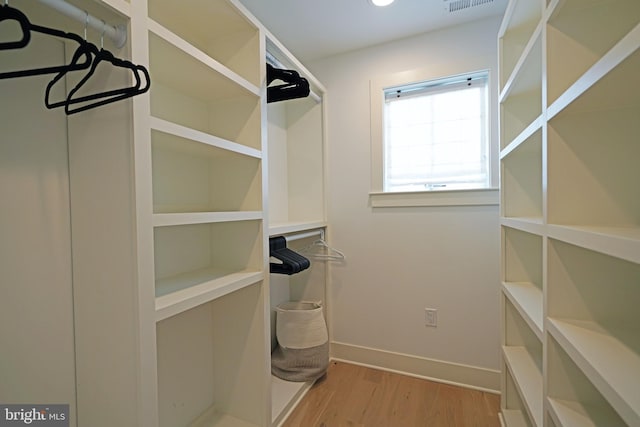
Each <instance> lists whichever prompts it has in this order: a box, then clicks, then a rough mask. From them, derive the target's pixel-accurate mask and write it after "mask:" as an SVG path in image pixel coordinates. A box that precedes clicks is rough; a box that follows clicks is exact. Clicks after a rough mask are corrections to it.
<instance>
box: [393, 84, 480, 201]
mask: <svg viewBox="0 0 640 427" xmlns="http://www.w3.org/2000/svg"><path fill="white" fill-rule="evenodd" d="M487 92H488V76H487V73H476V74H469V75H464V76H457V77H452V78H447V79H440V80H433V81H427V82H421V83H413V84H409V85H404V86H397V87H392V88H386V89H385V90H384V95H385V105H384V136H383V138H384V191H386V192H400V191H425V190H442V189H446V190H449V189H474V188H486V187H489V186H490V182H489V148H488V93H487Z"/></svg>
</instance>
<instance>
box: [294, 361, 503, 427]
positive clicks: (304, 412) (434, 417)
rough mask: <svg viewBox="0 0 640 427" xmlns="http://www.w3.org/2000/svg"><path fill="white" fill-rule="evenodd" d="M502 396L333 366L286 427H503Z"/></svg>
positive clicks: (334, 363) (332, 364)
mask: <svg viewBox="0 0 640 427" xmlns="http://www.w3.org/2000/svg"><path fill="white" fill-rule="evenodd" d="M499 406H500V397H499V396H498V395H497V394H492V393H486V392H482V391H477V390H471V389H467V388H462V387H455V386H452V385H447V384H442V383H437V382H433V381H427V380H423V379H418V378H413V377H408V376H405V375H399V374H394V373H391V372H386V371H380V370H376V369H371V368H366V367H363V366H358V365H352V364H348V363H343V362H331V365H330V366H329V371H328V373H327V375H326V376H325V377H324V378H322V379H320V380H319V381H317V382H316V384H315V385H314V386H313V387H312V388H311V390H309V392H308V393H307V395H306V396H305V397H304V398H303V400H302V401H301V402H300V404H299V405H298V407H297V408H296V409H295V410H294V411H293V412H292V413H291V415H290V416H289V418H288V419H287V420H286V421H285V423H284V424H283V427H347V426H349V427H411V426H429V427H499V426H500V421H499V420H498V411H499Z"/></svg>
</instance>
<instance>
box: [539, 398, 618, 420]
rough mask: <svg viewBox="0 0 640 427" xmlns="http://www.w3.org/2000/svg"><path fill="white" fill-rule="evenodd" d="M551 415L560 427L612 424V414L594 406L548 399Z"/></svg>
mask: <svg viewBox="0 0 640 427" xmlns="http://www.w3.org/2000/svg"><path fill="white" fill-rule="evenodd" d="M548 402H549V414H550V415H551V418H552V419H553V422H554V423H555V424H556V425H557V426H558V427H600V426H608V425H617V424H612V419H611V417H610V414H609V413H608V412H606V411H601V410H600V408H597V407H594V406H586V405H582V404H580V403H578V402H572V401H568V400H562V399H552V398H548Z"/></svg>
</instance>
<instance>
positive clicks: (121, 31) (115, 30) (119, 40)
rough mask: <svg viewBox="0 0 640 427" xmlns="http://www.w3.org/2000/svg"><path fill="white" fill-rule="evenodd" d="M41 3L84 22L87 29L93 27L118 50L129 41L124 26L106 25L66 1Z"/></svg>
mask: <svg viewBox="0 0 640 427" xmlns="http://www.w3.org/2000/svg"><path fill="white" fill-rule="evenodd" d="M38 1H39V2H40V3H42V4H44V5H46V6H49V7H50V8H52V9H55V10H57V11H58V12H60V13H62V14H63V15H66V16H68V17H69V18H72V19H75V20H76V21H79V22H82V23H83V24H85V25H86V26H87V27H91V28H92V29H94V30H96V31H97V32H98V33H99V34H104V36H105V37H108V38H109V39H110V40H111V41H112V42H113V44H114V45H115V46H116V47H117V48H118V49H120V48H122V47H123V46H124V44H125V43H126V41H127V30H126V28H125V27H124V26H120V25H118V26H113V25H108V24H106V23H105V22H104V21H103V20H102V19H98V18H96V17H95V16H92V15H89V14H88V13H87V12H86V11H84V10H82V9H80V8H78V7H76V6H74V5H72V4H69V3H67V2H66V1H64V0H38Z"/></svg>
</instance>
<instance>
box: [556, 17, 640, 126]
mask: <svg viewBox="0 0 640 427" xmlns="http://www.w3.org/2000/svg"><path fill="white" fill-rule="evenodd" d="M639 47H640V24H638V25H637V26H636V27H635V28H634V29H633V30H632V31H630V32H629V33H628V34H627V35H626V36H625V37H623V38H622V39H621V40H620V41H619V42H618V43H617V44H616V45H615V46H614V47H613V48H612V49H611V50H610V51H609V52H607V53H606V54H605V55H603V57H602V58H601V59H600V60H599V61H598V62H596V63H595V64H594V65H593V66H592V67H591V68H589V70H587V71H586V72H585V73H584V74H583V75H582V76H581V77H580V78H579V79H578V80H576V81H575V83H573V84H572V85H571V86H570V87H569V88H568V89H567V90H566V91H565V92H563V93H562V95H560V96H559V97H558V98H557V100H555V101H554V102H553V103H552V104H551V105H550V106H549V108H548V110H547V116H548V120H551V119H553V118H554V117H555V116H556V115H557V114H559V113H560V112H561V111H563V110H564V109H566V108H567V107H569V106H570V105H571V104H572V103H573V102H574V101H580V102H578V103H577V106H578V108H575V109H576V110H579V111H580V110H582V111H589V110H591V109H596V110H606V109H610V108H612V107H617V106H620V105H628V103H629V97H635V99H636V100H637V93H638V88H637V87H636V85H629V84H627V82H629V81H631V80H630V79H632V78H633V77H634V75H635V72H636V71H635V70H636V66H635V65H634V64H635V63H637V61H638V59H637V57H638V56H640V52H638V48H639ZM634 57H635V58H636V59H635V60H634ZM629 60H631V61H632V62H634V64H630V65H631V66H628V67H622V68H620V70H621V72H618V73H613V76H610V73H611V72H612V71H615V70H616V68H619V67H620V66H621V65H623V64H624V63H625V62H627V61H629ZM603 82H604V83H605V84H603ZM594 87H595V89H599V90H593V92H594V94H596V96H592V95H591V96H588V97H586V102H584V101H582V100H580V99H579V98H580V97H581V96H582V95H584V94H586V93H587V92H588V91H589V90H590V89H592V88H594ZM598 87H599V88H598ZM612 87H614V88H616V89H615V96H612V95H613V93H612V92H611V88H612Z"/></svg>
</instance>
